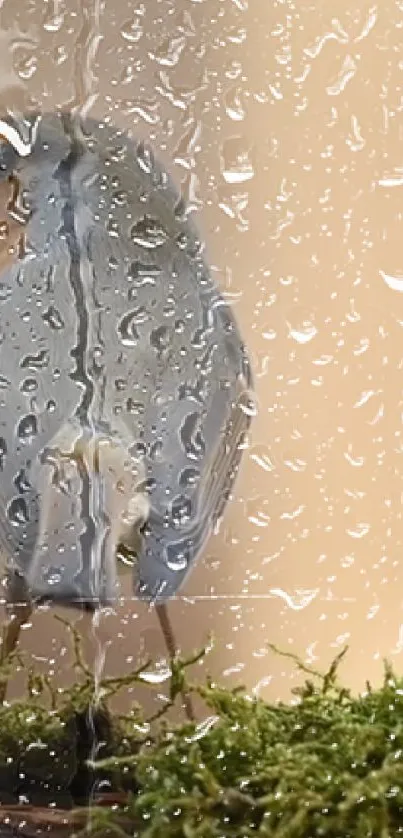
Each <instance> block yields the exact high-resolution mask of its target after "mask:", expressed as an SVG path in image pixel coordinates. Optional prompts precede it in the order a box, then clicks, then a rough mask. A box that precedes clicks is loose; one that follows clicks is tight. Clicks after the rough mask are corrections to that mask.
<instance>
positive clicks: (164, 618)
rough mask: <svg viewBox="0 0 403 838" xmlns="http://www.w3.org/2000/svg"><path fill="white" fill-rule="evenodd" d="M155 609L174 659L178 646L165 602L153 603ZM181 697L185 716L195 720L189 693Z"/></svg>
mask: <svg viewBox="0 0 403 838" xmlns="http://www.w3.org/2000/svg"><path fill="white" fill-rule="evenodd" d="M155 610H156V612H157V617H158V620H159V624H160V626H161V631H162V634H163V637H164V641H165V645H166V647H167V651H168V655H169V657H170V658H171V661H172V660H174V658H175V657H176V654H177V651H178V646H177V643H176V640H175V636H174V633H173V630H172V625H171V621H170V619H169V615H168V608H167V606H166V605H165V604H160V605H157V604H156V605H155ZM182 698H183V705H184V708H185V713H186V716H187V718H188V719H189V721H190V722H194V721H195V713H194V710H193V705H192V700H191V698H190V695H189V693H187V692H182Z"/></svg>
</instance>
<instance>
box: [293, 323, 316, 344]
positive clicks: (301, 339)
mask: <svg viewBox="0 0 403 838" xmlns="http://www.w3.org/2000/svg"><path fill="white" fill-rule="evenodd" d="M287 326H288V334H289V336H290V338H292V339H293V340H295V341H296V342H297V343H300V344H304V343H309V342H310V341H311V340H313V338H314V337H315V336H316V335H317V334H318V330H317V328H316V326H315V324H314V323H313V322H312V320H310V319H309V318H304V319H303V320H301V323H300V324H298V325H297V326H293V325H292V324H291V323H289V322H288V321H287Z"/></svg>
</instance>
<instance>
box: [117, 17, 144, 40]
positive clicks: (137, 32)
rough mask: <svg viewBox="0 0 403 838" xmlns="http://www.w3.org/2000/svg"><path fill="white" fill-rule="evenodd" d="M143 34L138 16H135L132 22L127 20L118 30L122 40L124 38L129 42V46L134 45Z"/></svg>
mask: <svg viewBox="0 0 403 838" xmlns="http://www.w3.org/2000/svg"><path fill="white" fill-rule="evenodd" d="M143 32H144V30H143V24H142V21H141V17H140V15H136V17H134V18H133V20H127V21H126V23H124V24H123V26H122V28H121V30H120V33H121V35H122V38H124V40H125V41H129V43H131V44H136V43H137V41H139V40H140V38H141V37H142V36H143Z"/></svg>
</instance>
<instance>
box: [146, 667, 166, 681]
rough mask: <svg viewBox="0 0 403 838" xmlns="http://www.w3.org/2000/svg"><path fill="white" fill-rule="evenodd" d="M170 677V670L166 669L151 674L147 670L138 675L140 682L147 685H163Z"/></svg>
mask: <svg viewBox="0 0 403 838" xmlns="http://www.w3.org/2000/svg"><path fill="white" fill-rule="evenodd" d="M170 677H171V670H170V669H169V668H168V667H164V668H162V667H161V669H158V670H154V671H153V672H151V671H150V670H149V669H147V670H145V672H141V673H140V675H139V678H140V679H141V681H145V682H146V683H147V684H163V683H164V682H165V681H168V679H169V678H170Z"/></svg>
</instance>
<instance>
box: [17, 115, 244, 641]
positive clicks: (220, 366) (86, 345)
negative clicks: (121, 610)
mask: <svg viewBox="0 0 403 838" xmlns="http://www.w3.org/2000/svg"><path fill="white" fill-rule="evenodd" d="M0 136H1V143H0V192H1V194H3V195H4V196H5V198H4V202H3V203H4V212H3V214H4V220H3V223H0V554H1V557H2V561H3V565H4V568H5V577H4V578H5V580H6V581H5V588H6V596H7V600H8V603H9V605H11V606H13V605H15V603H16V602H17V601H18V602H20V604H21V609H22V610H20V617H21V615H22V616H23V615H25V616H26V613H27V608H28V609H29V608H30V607H33V604H37V603H41V602H48V603H50V604H54V605H56V604H64V605H71V606H74V607H79V606H82V607H86V608H89V609H90V610H91V609H97V608H100V607H102V606H105V605H111V604H112V605H113V603H114V602H116V598H117V596H118V591H119V568H118V561H117V557H118V556H119V555H128V556H130V558H131V561H132V565H133V594H134V596H136V597H138V598H139V599H142V600H146V601H148V602H150V603H151V604H153V605H154V606H155V607H156V608H157V610H158V614H159V619H160V622H161V625H162V628H163V630H164V636H165V639H166V642H167V645H168V647H169V650H170V654H171V656H172V655H173V653H174V648H173V647H174V641H173V640H172V633H171V635H169V631H168V628H167V619H166V617H167V612H166V610H165V608H166V605H167V603H168V602H169V601H170V600H171V599H172V598H173V597H175V596H177V595H178V593H179V592H180V591H181V590H182V589H183V586H184V585H185V581H186V580H187V578H188V575H189V574H190V573H191V571H192V568H193V567H194V566H195V564H196V563H197V561H198V559H199V557H200V556H201V555H202V554H203V551H204V548H205V546H206V543H207V541H208V539H209V537H210V535H211V533H212V532H213V530H214V528H215V526H216V525H217V522H218V521H219V520H220V519H221V518H222V516H223V514H224V511H225V509H226V506H227V503H228V500H229V498H230V497H231V494H232V491H233V487H234V483H235V480H236V476H237V474H238V470H239V466H240V463H241V459H242V453H243V450H244V448H245V440H246V438H247V434H248V432H249V428H250V424H251V421H252V417H253V415H254V413H255V411H256V407H255V401H254V382H253V374H252V367H251V361H250V357H249V353H248V350H247V348H246V345H245V343H244V341H243V339H242V336H241V333H240V329H239V326H238V323H237V320H236V318H235V315H234V312H233V310H232V307H231V306H230V305H229V304H228V302H227V301H226V300H225V299H224V296H223V294H222V293H221V291H220V289H219V287H218V285H217V283H216V282H215V281H214V279H213V277H212V273H211V270H210V268H209V265H208V260H207V257H206V246H205V243H204V241H203V240H202V239H201V237H200V235H199V231H198V229H197V226H196V224H195V222H194V221H193V219H192V217H191V214H190V213H189V211H188V207H187V205H186V202H185V201H184V199H183V197H182V196H181V194H180V191H179V190H178V189H177V188H176V186H175V184H174V182H173V179H172V178H171V176H170V175H169V174H168V173H167V171H166V169H165V168H164V167H163V166H162V165H161V163H160V162H159V160H158V159H157V157H156V155H155V153H154V151H153V149H152V147H151V145H149V144H148V143H145V142H144V141H143V140H136V139H133V138H132V137H131V136H130V135H129V133H128V132H127V131H123V130H122V129H120V128H119V127H117V126H116V125H114V124H113V123H112V121H111V120H110V118H109V117H106V118H104V119H102V120H97V119H95V118H93V117H89V116H85V117H83V116H80V115H79V114H78V113H77V112H74V113H73V112H69V111H66V110H60V111H55V112H45V113H31V114H29V115H27V114H24V115H22V114H19V115H18V114H17V116H16V115H15V113H12V112H9V113H8V114H6V115H5V116H4V118H2V119H0ZM2 231H3V233H2ZM24 609H25V610H24ZM17 623H18V619H17ZM15 626H16V623H15V621H14V630H12V628H10V631H9V635H10V639H9V642H8V644H7V643H6V642H5V643H4V644H3V646H4V648H3V655H4V654H10V650H11V648H12V647H13V645H15V642H16V640H15V635H16V634H18V631H16V628H15Z"/></svg>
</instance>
